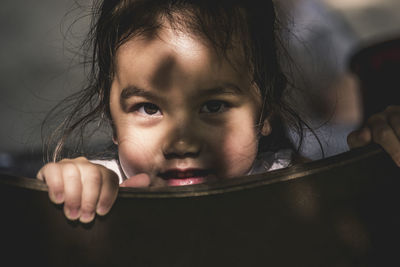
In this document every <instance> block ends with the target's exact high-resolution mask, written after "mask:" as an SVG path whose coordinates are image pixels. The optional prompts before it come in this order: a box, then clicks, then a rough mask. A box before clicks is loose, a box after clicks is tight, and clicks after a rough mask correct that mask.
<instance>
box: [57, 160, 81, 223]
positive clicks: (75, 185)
mask: <svg viewBox="0 0 400 267" xmlns="http://www.w3.org/2000/svg"><path fill="white" fill-rule="evenodd" d="M62 175H63V180H64V199H65V202H64V213H65V216H66V217H67V218H68V219H70V220H76V219H78V218H79V216H80V207H81V201H82V196H81V195H82V181H81V173H80V171H79V169H78V167H77V166H76V165H75V164H73V163H63V164H62Z"/></svg>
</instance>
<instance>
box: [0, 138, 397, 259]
mask: <svg viewBox="0 0 400 267" xmlns="http://www.w3.org/2000/svg"><path fill="white" fill-rule="evenodd" d="M399 185H400V171H399V168H397V167H396V166H395V165H394V163H393V162H392V161H391V160H390V159H389V158H388V157H387V156H386V154H384V153H383V152H382V150H381V149H380V148H379V147H377V146H370V147H367V148H363V149H359V150H354V151H351V152H346V153H344V154H341V155H338V156H335V157H332V158H328V159H324V160H320V161H315V162H311V163H307V164H302V165H299V166H295V167H291V168H288V169H284V170H278V171H274V172H271V173H268V174H264V175H258V176H251V177H246V178H238V179H235V180H230V181H226V182H224V183H219V184H215V185H198V186H190V187H182V188H170V189H165V190H162V191H154V190H150V189H129V188H128V189H127V188H124V189H121V191H120V193H119V197H118V199H117V201H116V203H115V206H114V207H113V209H112V210H111V212H110V213H109V214H108V215H107V216H105V217H101V218H99V217H98V218H97V219H96V220H95V222H94V223H92V224H90V225H86V226H85V225H82V224H79V223H73V222H69V221H67V220H66V219H65V217H64V215H63V213H62V209H61V208H60V207H57V206H55V205H53V204H51V203H50V201H49V200H48V196H47V192H46V186H45V185H44V184H42V183H41V182H39V181H37V180H34V179H29V178H21V177H12V176H7V175H2V177H1V179H0V203H1V214H2V215H1V227H0V230H1V233H0V240H1V241H0V242H1V245H2V248H1V261H2V262H3V263H5V262H10V263H8V264H6V265H3V264H1V265H2V266H26V265H27V264H30V265H34V266H400V259H399V256H398V251H399V248H400V245H399V242H398V240H400V234H399V232H400V230H399V229H400V227H399V226H400V215H399V208H398V206H399V203H400V202H399V199H400V194H399V192H398V191H399V188H400V187H399Z"/></svg>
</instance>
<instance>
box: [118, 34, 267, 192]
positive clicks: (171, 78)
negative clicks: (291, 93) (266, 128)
mask: <svg viewBox="0 0 400 267" xmlns="http://www.w3.org/2000/svg"><path fill="white" fill-rule="evenodd" d="M235 52H236V53H235ZM239 54H240V53H237V51H235V50H232V51H230V53H229V59H230V60H229V62H228V61H227V60H226V59H224V57H220V56H218V55H217V54H216V53H215V51H214V50H213V49H212V48H210V47H209V46H207V44H206V42H204V40H202V39H200V38H196V37H193V36H192V35H190V34H187V33H182V32H178V31H174V30H172V29H168V28H164V29H163V30H161V31H160V32H159V34H158V35H157V36H156V37H152V38H144V37H142V38H139V37H135V38H133V39H131V40H130V41H128V42H126V43H125V44H124V45H122V46H121V47H120V48H119V49H118V51H117V55H116V66H117V67H116V74H115V77H114V80H113V83H112V87H111V100H110V109H111V115H112V119H113V122H114V126H115V130H116V136H115V140H114V142H115V143H116V144H118V151H119V159H120V163H121V167H122V169H123V171H124V172H125V175H126V176H127V177H128V178H129V177H131V176H133V175H136V174H139V173H147V174H149V176H150V177H151V181H152V182H151V185H153V186H163V185H169V186H177V185H189V184H197V183H204V182H207V181H210V180H214V179H216V178H230V177H234V176H240V175H244V174H246V173H247V172H248V171H249V169H250V168H251V166H252V163H253V161H254V159H255V156H256V153H257V145H258V142H257V128H256V126H255V123H256V121H257V119H258V115H259V111H260V96H259V94H258V92H257V90H255V88H254V87H253V86H252V83H251V79H250V75H249V72H248V68H247V67H246V66H245V64H244V63H242V62H241V57H240V56H239ZM233 63H234V64H233ZM233 65H234V66H236V67H235V68H234V67H233Z"/></svg>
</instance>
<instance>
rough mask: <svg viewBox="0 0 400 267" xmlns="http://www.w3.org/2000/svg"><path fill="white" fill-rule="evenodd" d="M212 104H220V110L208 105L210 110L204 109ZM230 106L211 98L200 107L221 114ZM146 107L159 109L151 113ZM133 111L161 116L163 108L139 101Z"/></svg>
mask: <svg viewBox="0 0 400 267" xmlns="http://www.w3.org/2000/svg"><path fill="white" fill-rule="evenodd" d="M212 104H219V106H218V110H216V111H212V110H210V106H208V111H206V110H204V109H205V108H207V105H212ZM230 107H231V106H230V105H229V103H227V102H225V101H222V100H210V101H207V102H206V103H204V104H203V105H202V107H201V108H200V113H206V114H211V115H212V114H219V113H223V112H225V111H226V110H227V109H229V108H230ZM146 108H151V109H153V111H154V110H155V109H157V111H156V112H154V113H151V112H148V111H149V110H147V111H146ZM221 109H222V110H221ZM132 111H134V112H138V113H140V114H142V115H145V116H160V115H162V112H161V109H160V108H159V107H158V106H157V105H155V104H153V103H150V102H142V103H138V104H136V105H134V106H133V108H132ZM157 113H160V114H157Z"/></svg>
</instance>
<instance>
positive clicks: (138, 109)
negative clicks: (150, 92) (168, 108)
mask: <svg viewBox="0 0 400 267" xmlns="http://www.w3.org/2000/svg"><path fill="white" fill-rule="evenodd" d="M146 108H152V109H157V111H156V112H154V113H151V112H148V111H146ZM132 110H133V111H134V112H138V113H140V114H143V115H145V116H160V115H162V113H161V110H160V108H159V107H158V106H157V105H155V104H153V103H150V102H143V103H138V104H136V105H135V106H134V107H133V108H132ZM156 113H160V114H156Z"/></svg>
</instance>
